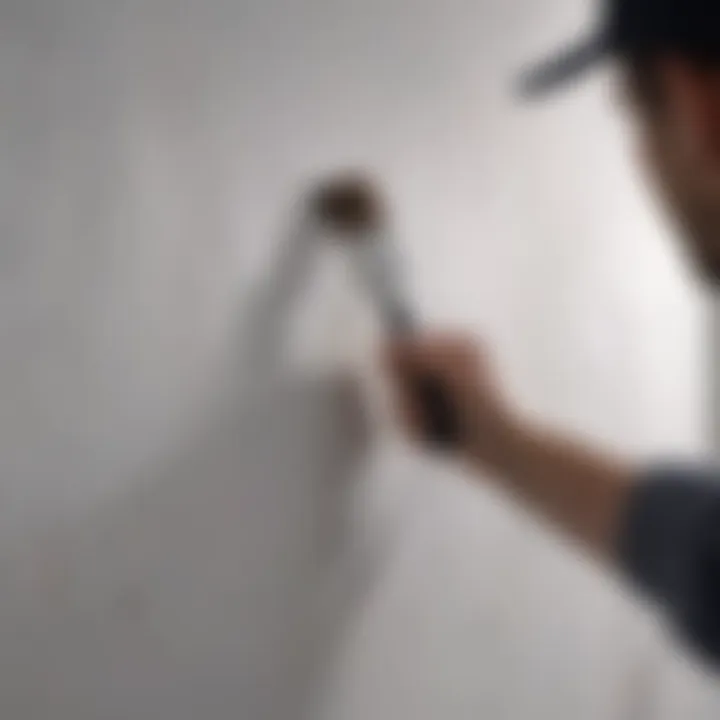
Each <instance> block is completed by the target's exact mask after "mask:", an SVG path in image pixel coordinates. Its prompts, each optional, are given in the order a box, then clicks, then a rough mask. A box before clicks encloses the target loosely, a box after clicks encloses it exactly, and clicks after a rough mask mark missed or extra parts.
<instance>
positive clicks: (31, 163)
mask: <svg viewBox="0 0 720 720" xmlns="http://www.w3.org/2000/svg"><path fill="white" fill-rule="evenodd" d="M587 11H588V8H587V7H586V6H585V4H584V3H577V2H571V1H570V0H543V1H542V2H540V1H538V0H494V1H493V0H480V1H477V0H476V1H474V2H469V1H465V0H446V1H445V2H442V3H441V2H430V1H429V0H414V1H411V0H382V1H381V0H366V1H365V2H362V3H360V2H350V1H349V0H335V1H333V2H331V1H330V0H324V1H320V0H294V1H292V2H291V1H290V0H241V1H240V2H230V1H227V2H222V1H221V0H205V1H204V2H199V1H198V2H178V1H175V0H173V1H172V2H171V1H170V0H143V1H142V2H141V1H140V0H126V1H123V2H106V1H105V0H5V1H4V2H3V3H2V5H1V6H0V104H1V106H2V122H1V123H0V156H1V157H2V158H3V162H2V165H1V166H0V218H1V219H2V227H3V232H2V237H3V240H2V244H1V245H0V253H1V256H0V272H2V282H1V283H0V347H2V355H3V360H2V365H1V367H0V396H1V397H2V399H3V402H2V406H1V407H0V541H1V542H2V543H3V544H4V547H5V548H7V549H9V550H12V551H13V552H16V551H17V552H23V551H24V548H26V547H28V546H30V547H31V546H32V543H33V541H34V538H38V537H45V535H44V533H45V532H46V528H48V527H51V526H55V524H56V523H58V522H62V523H66V524H67V523H69V524H70V525H73V523H76V522H80V520H78V518H82V517H87V514H88V513H89V514H90V515H94V513H95V512H96V510H95V509H96V508H98V507H100V506H102V507H106V506H108V504H109V505H112V504H113V503H116V502H120V500H117V499H116V498H118V497H121V496H124V495H127V494H128V493H129V492H130V490H133V489H134V484H136V483H138V482H141V481H140V479H139V478H142V477H144V475H143V473H142V472H140V470H141V469H143V468H146V467H148V466H150V465H151V464H152V463H154V462H157V461H158V458H160V459H161V458H163V457H164V456H165V454H166V453H167V452H169V451H170V450H169V449H170V448H172V447H173V442H174V441H175V438H176V437H178V436H179V435H178V433H179V432H180V428H181V427H184V426H185V421H186V420H187V419H188V418H189V417H190V416H191V411H192V408H194V407H195V403H196V402H197V401H198V398H202V397H203V396H204V395H205V393H207V392H208V389H207V381H208V380H209V379H211V378H213V377H214V374H213V370H214V368H215V367H216V365H217V363H218V362H222V361H225V360H227V358H228V355H229V353H231V352H234V350H235V347H234V345H233V340H232V338H233V330H234V328H235V327H236V325H237V322H238V319H239V316H240V315H241V314H242V308H243V307H244V301H245V297H244V295H243V292H244V290H245V288H246V287H249V282H250V281H251V280H252V279H254V278H256V277H257V272H258V270H259V268H260V267H262V265H263V263H264V261H266V260H267V258H268V257H269V254H268V253H269V251H270V250H271V249H272V246H273V242H272V238H273V237H275V236H274V234H273V233H274V230H275V227H276V222H277V213H278V211H279V210H280V209H281V208H282V207H284V205H285V204H286V203H287V200H288V197H290V196H291V195H292V192H293V191H294V189H295V188H296V186H297V183H299V182H301V181H302V180H304V179H305V178H306V177H308V175H309V174H311V173H313V172H315V171H320V170H323V169H325V168H327V167H329V166H334V165H336V164H348V163H355V162H359V163H362V164H363V165H367V166H370V167H372V168H374V169H375V170H376V171H377V172H378V173H381V174H382V176H383V177H384V178H386V181H387V183H388V185H389V187H391V188H392V190H393V193H394V198H395V201H396V204H397V207H398V211H399V213H400V218H401V231H402V240H403V243H404V247H405V249H406V251H407V255H408V257H409V259H410V271H411V272H412V278H413V285H414V288H415V290H416V293H417V296H418V298H419V301H420V302H421V304H422V306H423V309H424V310H425V311H426V314H427V316H428V317H429V318H430V319H431V320H435V321H438V322H440V321H451V322H453V323H464V324H466V325H468V326H470V327H472V328H475V329H477V330H478V331H480V332H484V333H485V334H486V335H487V336H488V337H489V338H491V339H492V340H493V341H494V342H495V344H496V346H497V351H498V355H499V358H500V360H501V363H502V366H503V367H504V368H505V374H506V376H507V380H508V383H509V384H510V386H511V388H512V390H513V392H514V393H516V395H517V397H518V398H519V399H520V400H521V401H522V402H524V403H525V405H526V407H528V409H531V410H536V411H538V412H543V413H545V414H546V415H548V416H549V417H550V418H552V419H553V420H556V421H557V422H558V423H574V424H575V425H576V426H579V427H580V428H581V429H582V430H583V431H584V432H586V433H588V434H591V435H593V436H595V437H598V438H601V439H603V440H605V441H607V442H610V443H614V444H616V445H619V446H620V447H622V448H623V449H626V450H628V451H633V452H637V453H639V454H643V455H645V454H647V455H652V454H655V453H657V452H661V451H662V452H672V453H675V452H679V453H684V452H693V451H697V450H699V449H701V448H702V445H703V436H702V423H701V417H702V413H703V404H702V389H703V378H702V367H703V362H702V361H703V348H702V329H703V328H702V322H701V313H700V309H699V304H698V299H697V298H696V297H694V295H693V293H692V292H691V291H690V289H689V285H688V284H687V281H686V280H685V279H684V278H683V277H681V275H680V270H679V269H678V268H679V265H677V264H676V260H677V258H675V257H674V255H673V251H672V250H671V245H670V243H669V242H667V241H666V239H665V237H664V234H663V233H662V232H661V230H660V227H659V224H658V223H657V222H656V220H655V218H654V215H653V212H652V208H651V207H650V206H649V205H648V203H647V201H646V200H645V199H644V196H643V195H642V194H641V193H640V192H639V191H638V185H637V184H636V178H635V177H634V176H633V171H632V170H631V169H630V168H629V167H628V164H627V159H626V153H625V151H626V150H627V149H628V148H627V147H626V145H628V144H629V142H628V140H627V138H626V136H625V133H624V132H623V128H622V126H621V125H620V123H619V121H617V120H615V119H613V117H614V116H613V115H612V114H611V113H610V102H609V93H608V92H607V90H608V86H607V83H606V82H605V81H604V79H602V78H596V79H593V81H592V82H591V83H590V84H589V85H588V86H587V87H586V88H584V89H582V90H577V91H575V90H573V91H571V92H570V93H568V94H567V95H565V96H564V97H560V98H558V99H556V100H553V101H552V102H550V103H548V104H545V105H542V106H538V107H532V108H528V107H521V106H519V105H518V103H517V102H516V101H515V100H514V99H513V98H512V96H511V94H510V93H509V88H510V87H511V86H510V80H511V78H512V73H513V71H514V70H515V69H516V68H517V67H518V66H519V65H522V63H523V62H524V61H525V59H527V58H532V57H534V53H536V52H540V53H542V52H543V51H544V50H545V49H546V47H553V46H554V44H555V43H556V42H558V40H562V39H563V38H564V37H565V36H566V35H567V34H569V35H571V34H572V33H573V31H574V30H575V28H576V27H577V26H579V25H580V24H581V23H582V21H583V20H584V19H585V18H586V16H587V15H588V12H587ZM238 289H239V291H240V292H239V294H240V297H239V298H238ZM238 300H239V301H240V302H238ZM239 307H240V309H239ZM447 475H452V473H451V471H450V470H448V469H447V468H440V467H434V466H433V467H430V466H429V465H428V464H427V463H426V462H424V461H423V460H422V459H421V458H417V457H412V456H406V455H403V454H401V453H400V452H399V451H396V452H395V453H389V454H388V456H387V457H386V458H385V461H384V463H380V467H379V468H378V477H379V478H380V479H379V480H378V481H377V482H378V483H379V485H382V483H383V480H382V478H384V477H386V478H388V479H390V478H391V479H392V481H393V482H400V483H404V484H406V485H407V486H408V487H410V488H411V494H412V497H413V506H412V507H413V510H412V512H410V513H408V514H407V515H406V516H404V517H405V521H404V524H403V527H402V528H401V529H400V530H401V531H400V536H399V537H400V542H399V544H398V545H397V546H396V548H395V552H394V554H393V556H392V558H391V559H390V565H389V566H388V572H387V575H386V576H385V578H384V579H383V581H382V582H381V583H380V584H379V585H377V586H376V588H375V591H374V594H373V595H372V597H370V598H369V599H368V602H367V605H366V606H365V607H364V608H363V610H362V613H361V614H360V615H359V616H358V618H357V622H355V623H353V624H352V626H350V627H349V628H348V633H347V635H346V645H345V648H344V650H343V653H342V654H341V657H340V658H339V661H338V663H337V665H336V674H335V676H334V677H333V679H332V682H330V684H329V687H328V690H327V693H326V694H325V695H324V696H323V710H322V712H325V714H326V715H327V717H328V718H330V720H351V719H353V718H368V717H371V718H375V719H377V720H382V719H384V718H388V720H389V719H391V718H392V720H399V719H401V718H413V720H425V718H427V719H428V720H430V718H439V717H442V718H448V720H450V719H451V718H458V719H465V718H471V717H472V718H476V717H492V718H508V719H511V720H515V719H517V718H523V717H534V718H548V719H550V718H552V719H553V720H566V719H567V720H571V719H573V720H574V718H579V717H582V718H598V720H600V719H602V720H616V719H618V720H619V719H620V718H633V720H637V719H639V718H643V717H648V718H650V717H663V718H664V717H667V718H685V717H695V718H700V717H713V716H714V714H713V698H712V697H711V693H710V686H709V685H708V684H706V683H705V682H704V681H703V680H702V679H701V678H699V676H697V675H695V674H693V673H692V672H691V671H690V670H688V669H686V668H682V667H680V666H679V663H677V662H676V661H675V660H672V659H671V653H670V651H669V650H667V649H666V648H664V646H663V644H662V643H661V642H660V640H659V639H658V637H657V635H656V634H655V632H654V631H653V629H652V628H650V627H648V625H647V622H646V621H645V620H644V619H642V618H640V617H638V616H637V613H636V611H635V610H634V609H632V608H631V607H630V606H629V604H628V603H627V602H626V600H625V599H624V598H622V597H620V595H619V594H618V593H617V592H615V591H614V590H612V589H611V588H610V587H609V583H608V582H607V581H605V580H604V579H603V578H601V577H600V576H599V575H598V574H597V573H595V572H594V571H592V570H591V569H589V568H587V567H585V565H584V563H583V562H582V561H581V560H579V559H577V558H575V557H574V555H573V554H572V552H571V551H569V550H568V549H566V548H559V547H556V546H555V545H553V543H552V541H551V540H550V539H548V538H549V536H548V535H547V534H546V533H544V531H542V530H540V529H539V528H537V527H534V526H532V525H530V524H529V523H528V522H527V521H526V520H525V519H523V518H521V517H520V516H519V515H518V514H517V512H515V511H511V510H509V509H508V508H507V507H506V506H505V504H504V502H503V501H502V500H500V499H498V498H497V497H495V496H493V495H492V494H491V493H490V492H488V491H486V490H484V489H478V488H477V487H473V486H471V485H470V484H469V483H466V482H465V479H463V478H458V477H446V476H447ZM389 481H390V480H388V482H389ZM181 545H182V543H179V545H178V548H179V547H180V546H181ZM13 602H14V601H13ZM18 604H19V605H20V606H21V605H22V603H18ZM11 605H12V606H13V607H15V606H14V605H13V603H12V602H11ZM186 609H187V608H186ZM206 610H207V608H205V609H203V608H202V607H200V608H199V609H198V612H204V611H206ZM188 612H192V608H191V607H190V609H189V610H188ZM7 617H9V616H6V619H7ZM78 623H79V624H78V626H77V632H78V633H79V634H80V636H81V637H82V634H83V633H84V632H87V630H88V626H87V625H86V624H85V619H84V618H83V617H80V619H79V620H78ZM7 624H8V623H6V625H7ZM170 626H171V624H170V625H168V627H170ZM198 627H202V622H199V623H198ZM58 632H59V629H58ZM213 633H215V630H212V629H211V628H209V629H208V636H207V638H206V640H207V642H209V643H210V642H220V637H219V635H216V634H213ZM68 637H69V638H70V639H72V638H76V639H77V636H76V635H74V634H73V633H70V635H69V636H68ZM199 640H200V641H202V638H199ZM117 641H118V643H120V642H121V638H117ZM2 645H3V649H2V650H0V652H5V653H6V655H7V652H8V648H12V644H9V643H3V644H2ZM24 647H25V648H26V649H27V646H24ZM108 647H110V648H112V642H110V644H109V645H108ZM238 652H239V649H238V648H232V651H228V654H227V656H226V657H227V658H237V655H236V654H235V653H238ZM210 656H211V657H217V658H219V657H222V653H218V654H217V655H212V654H211V655H209V657H210ZM16 660H17V657H16V656H6V657H4V658H3V666H4V667H8V668H15V669H14V670H13V672H8V673H3V675H4V677H5V678H6V679H8V678H13V682H20V680H17V674H16V671H17V667H18V665H17V662H16ZM228 662H229V660H228ZM21 666H22V664H20V667H21ZM79 672H80V671H79ZM203 672H205V673H209V675H210V676H211V677H212V679H213V682H209V683H205V684H202V683H201V686H202V688H203V691H207V688H211V687H214V690H213V692H218V693H220V696H222V693H223V688H224V687H226V686H224V685H223V682H226V683H228V686H229V685H230V684H232V683H233V682H234V677H235V676H234V669H231V668H229V667H228V666H226V665H218V667H216V668H213V667H210V668H208V667H204V668H203ZM78 678H79V679H78V688H79V689H78V692H82V687H83V678H85V681H86V682H88V683H93V688H94V690H93V691H98V692H99V690H98V688H102V687H105V689H106V691H107V692H112V684H111V683H110V685H103V682H108V678H104V679H97V682H95V679H93V676H92V674H90V675H85V674H82V673H80V675H79V676H78ZM153 680H154V679H153V678H152V677H148V678H146V681H147V683H148V687H150V688H153V687H154V688H155V691H157V688H158V687H162V686H163V685H162V683H163V679H162V678H157V679H156V680H157V682H156V683H154V682H153ZM165 680H167V678H166V679H165ZM1 681H2V680H1V678H0V682H1ZM167 682H171V680H167ZM214 683H215V684H214ZM16 687H17V685H16ZM85 690H86V691H87V688H86V689H85ZM227 697H232V693H229V694H228V695H227ZM105 700H107V698H105ZM195 700H196V701H197V702H198V707H202V708H204V710H205V711H207V710H208V708H211V707H212V704H211V703H209V701H208V702H205V700H208V699H207V698H202V697H195ZM180 704H181V705H182V703H180ZM186 707H187V706H186ZM22 710H23V708H22V707H20V708H19V709H18V712H17V713H16V717H18V718H19V717H23V718H25V717H28V715H27V713H25V714H23V712H22ZM703 713H705V715H703ZM11 716H12V713H11V712H10V710H8V711H7V712H5V711H4V712H3V717H8V718H10V717H11ZM46 716H47V717H51V714H50V709H49V708H48V713H47V715H46ZM216 716H217V717H225V716H227V717H231V716H233V715H232V711H231V709H230V708H228V707H222V709H218V710H217V713H216ZM35 717H38V715H37V714H36V715H34V716H33V720H34V718H35ZM43 717H44V716H43ZM154 717H156V718H157V720H163V718H161V717H158V716H157V715H156V716H154ZM170 717H177V715H176V714H174V713H173V714H168V715H167V718H168V720H170ZM205 717H208V715H207V714H206V715H205Z"/></svg>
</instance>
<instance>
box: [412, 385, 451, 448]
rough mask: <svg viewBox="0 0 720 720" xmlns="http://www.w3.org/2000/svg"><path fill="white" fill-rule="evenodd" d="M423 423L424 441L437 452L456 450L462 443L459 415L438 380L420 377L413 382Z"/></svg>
mask: <svg viewBox="0 0 720 720" xmlns="http://www.w3.org/2000/svg"><path fill="white" fill-rule="evenodd" d="M413 385H414V387H413V390H414V392H415V393H416V394H417V398H418V400H419V403H420V412H421V413H422V418H423V421H424V423H425V439H426V441H427V442H428V443H430V444H431V445H433V446H434V447H436V448H437V449H439V450H456V449H457V448H458V447H459V446H460V443H461V441H462V427H461V420H460V414H459V412H458V411H457V408H456V407H455V404H454V402H453V399H452V397H451V396H450V393H449V392H448V391H447V389H446V388H445V386H444V385H443V383H442V381H441V380H440V378H437V377H434V376H432V375H426V376H421V377H418V378H415V379H414V381H413Z"/></svg>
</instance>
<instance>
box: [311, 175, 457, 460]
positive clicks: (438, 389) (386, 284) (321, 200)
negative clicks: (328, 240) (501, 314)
mask: <svg viewBox="0 0 720 720" xmlns="http://www.w3.org/2000/svg"><path fill="white" fill-rule="evenodd" d="M310 202H311V212H312V213H313V214H314V217H315V218H316V219H317V220H318V221H319V223H320V225H321V227H323V228H324V229H326V230H328V231H330V232H331V233H332V234H333V235H334V236H335V237H337V238H338V239H339V240H340V241H341V242H343V244H344V245H345V247H346V248H347V249H348V250H349V252H350V253H351V258H352V259H351V264H352V266H353V268H354V270H355V271H356V272H357V273H358V275H359V278H360V280H361V282H362V285H363V286H364V289H365V291H366V292H367V293H368V294H369V296H370V298H371V300H372V301H373V303H374V304H375V306H376V308H377V310H378V312H379V314H380V317H381V320H382V323H383V325H384V327H385V331H386V332H387V333H388V334H389V335H391V336H394V337H408V336H410V337H412V336H413V335H416V334H417V333H418V332H419V331H420V330H421V325H420V322H419V320H418V317H417V314H416V312H415V308H414V307H413V304H412V303H411V302H410V299H409V297H408V293H407V291H406V289H405V287H404V284H403V282H402V268H403V263H402V258H401V255H400V253H399V251H398V247H397V245H396V243H395V242H394V238H393V232H392V227H391V223H390V221H389V213H388V211H387V206H386V204H385V202H384V200H383V198H382V196H381V193H380V192H379V191H378V190H377V188H376V187H375V186H374V184H373V183H371V182H370V181H368V180H367V179H364V178H361V177H352V176H346V177H343V178H339V179H336V180H333V181H330V182H327V183H325V184H324V185H322V186H320V187H319V188H318V189H317V190H315V191H314V193H313V195H312V196H311V201H310ZM407 382H408V383H409V386H410V389H411V392H412V393H413V394H414V396H415V397H416V398H417V401H418V407H419V408H420V409H421V413H422V420H423V424H424V436H425V440H426V441H427V443H428V444H429V445H430V446H432V447H433V448H435V449H439V450H443V451H449V450H453V449H455V448H456V447H457V446H458V445H459V443H460V440H461V423H460V418H459V413H458V412H457V410H456V408H455V406H454V404H453V401H452V398H451V395H450V393H449V392H448V391H447V389H446V388H445V387H444V385H443V382H442V381H441V379H439V378H437V377H434V376H432V375H422V376H418V377H412V378H407Z"/></svg>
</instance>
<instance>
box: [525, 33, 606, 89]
mask: <svg viewBox="0 0 720 720" xmlns="http://www.w3.org/2000/svg"><path fill="white" fill-rule="evenodd" d="M611 51H612V43H610V42H609V41H608V39H607V38H606V37H603V36H595V37H592V38H589V39H588V40H586V41H585V42H583V43H579V44H577V45H574V46H572V47H570V48H567V49H565V50H563V51H561V52H559V53H557V54H556V55H555V56H554V57H551V58H550V59H548V60H545V61H544V62H542V63H540V64H539V65H537V66H535V67H532V68H530V69H529V70H528V71H526V72H525V73H523V74H522V75H521V77H520V84H519V89H520V94H521V95H522V96H523V97H526V98H535V97H539V96H543V95H546V94H548V93H550V92H552V91H554V90H557V89H559V88H562V87H564V86H566V85H568V84H570V83H572V82H573V81H575V80H577V79H578V78H580V77H581V76H582V75H584V74H585V73H586V72H587V71H588V70H590V69H592V68H593V67H595V66H596V65H598V64H599V63H601V62H602V61H603V60H604V59H605V58H606V57H607V56H608V55H609V54H610V53H611Z"/></svg>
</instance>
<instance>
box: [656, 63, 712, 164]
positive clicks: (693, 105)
mask: <svg viewBox="0 0 720 720" xmlns="http://www.w3.org/2000/svg"><path fill="white" fill-rule="evenodd" d="M658 70H659V72H660V73H661V78H662V82H663V84H664V86H665V96H666V98H667V112H668V114H669V119H670V121H671V122H672V123H673V125H674V127H675V129H676V132H677V135H678V140H679V142H681V143H682V144H683V147H684V149H685V151H686V152H688V153H690V154H691V155H692V156H694V157H695V159H696V160H697V161H698V162H702V163H706V162H708V161H711V162H713V163H718V164H720V73H718V72H716V71H715V70H711V69H707V68H703V67H700V66H698V65H697V64H694V63H692V62H691V61H688V60H687V59H685V58H680V57H668V58H664V59H662V60H660V62H659V67H658Z"/></svg>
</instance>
